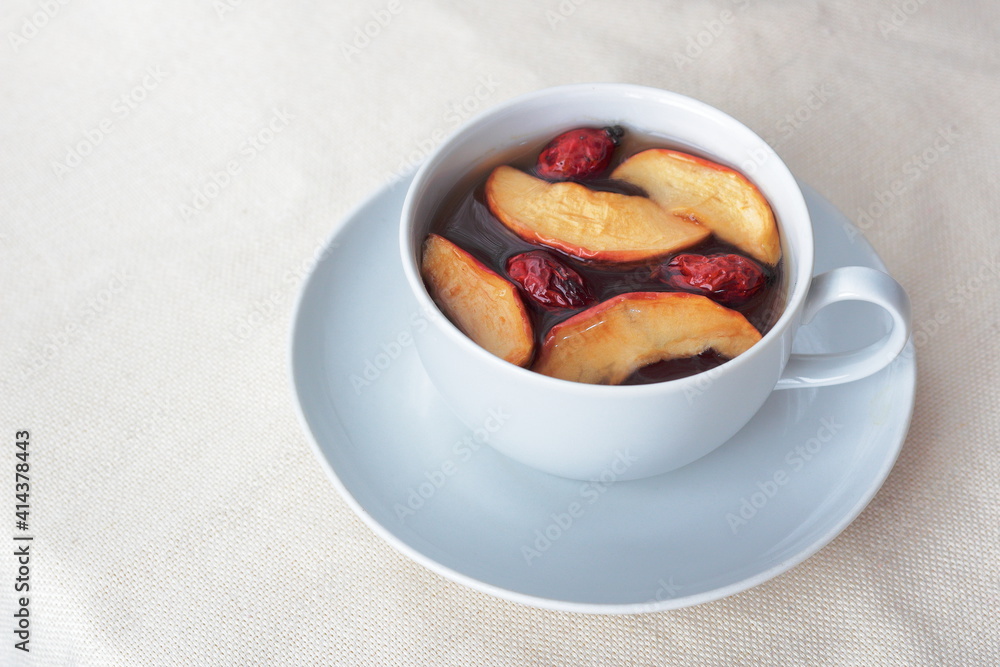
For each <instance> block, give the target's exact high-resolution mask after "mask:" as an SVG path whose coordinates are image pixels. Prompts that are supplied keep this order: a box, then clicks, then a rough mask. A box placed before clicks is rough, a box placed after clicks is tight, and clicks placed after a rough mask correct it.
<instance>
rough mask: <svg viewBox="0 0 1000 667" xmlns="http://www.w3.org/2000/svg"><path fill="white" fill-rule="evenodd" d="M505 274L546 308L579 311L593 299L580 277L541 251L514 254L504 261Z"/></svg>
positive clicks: (533, 299)
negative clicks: (576, 309)
mask: <svg viewBox="0 0 1000 667" xmlns="http://www.w3.org/2000/svg"><path fill="white" fill-rule="evenodd" d="M507 273H508V274H509V275H510V277H511V280H513V281H515V282H516V283H518V284H519V285H520V286H521V287H522V288H523V289H524V291H525V293H527V295H528V296H529V297H530V298H531V300H532V301H534V302H535V303H537V304H539V305H540V306H543V307H545V308H582V307H584V306H586V305H587V304H589V303H591V302H592V301H593V300H594V297H593V295H592V294H591V293H590V290H589V289H587V286H586V285H585V284H584V282H583V278H581V277H580V274H579V273H577V272H576V271H574V270H573V269H571V268H570V267H568V266H566V265H565V264H563V263H562V262H560V261H559V260H558V259H556V258H555V257H553V256H552V255H550V254H549V253H547V252H545V251H544V250H531V251H529V252H522V253H521V254H520V255H514V256H513V257H511V258H510V259H508V260H507Z"/></svg>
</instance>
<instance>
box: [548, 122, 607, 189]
mask: <svg viewBox="0 0 1000 667" xmlns="http://www.w3.org/2000/svg"><path fill="white" fill-rule="evenodd" d="M622 134H624V131H623V130H622V128H620V127H618V126H614V127H605V128H594V127H581V128H577V129H575V130H570V131H569V132H563V133H562V134H560V135H559V136H558V137H556V138H555V139H553V140H552V141H550V142H549V143H548V145H547V146H545V148H543V149H542V152H541V153H540V154H539V155H538V165H537V167H536V172H537V173H538V175H539V176H541V177H542V178H547V179H549V180H556V181H562V180H566V179H571V178H581V179H582V178H590V177H593V176H598V175H600V174H601V173H602V172H603V171H604V170H606V169H607V168H608V165H609V164H611V156H612V155H613V154H614V152H615V146H616V145H617V144H618V140H619V139H620V138H621V136H622Z"/></svg>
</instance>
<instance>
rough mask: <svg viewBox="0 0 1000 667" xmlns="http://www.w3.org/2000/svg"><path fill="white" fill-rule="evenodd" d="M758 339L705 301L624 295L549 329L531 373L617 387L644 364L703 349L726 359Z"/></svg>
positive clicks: (741, 321)
mask: <svg viewBox="0 0 1000 667" xmlns="http://www.w3.org/2000/svg"><path fill="white" fill-rule="evenodd" d="M760 337H761V336H760V333H759V332H758V331H757V329H755V328H754V326H753V325H752V324H750V322H748V321H747V319H746V318H745V317H743V316H742V315H740V314H739V313H737V312H736V311H735V310H730V309H728V308H725V307H723V306H720V305H719V304H717V303H715V302H714V301H712V300H711V299H709V298H707V297H704V296H700V295H697V294H684V293H681V292H630V293H627V294H619V295H618V296H616V297H612V298H611V299H608V300H607V301H604V302H601V303H599V304H597V305H596V306H593V307H591V308H588V309H587V310H585V311H583V312H582V313H577V314H576V315H574V316H573V317H571V318H569V319H568V320H566V321H564V322H561V323H559V324H557V325H556V326H554V327H552V329H551V331H549V334H548V336H546V338H545V342H544V343H543V344H542V348H541V351H540V352H539V354H538V359H537V360H536V361H535V364H534V366H533V367H532V370H535V371H537V372H539V373H542V374H543V375H549V376H552V377H556V378H561V379H563V380H573V381H576V382H587V383H590V384H621V383H622V382H624V381H625V379H626V378H628V376H629V375H631V374H632V373H633V372H634V371H636V370H638V369H640V368H642V367H643V366H646V365H648V364H652V363H656V362H658V361H667V360H670V359H683V358H686V357H693V356H696V355H698V354H701V353H702V352H705V351H707V350H709V349H713V350H715V351H716V352H718V353H719V354H720V355H722V356H724V357H729V358H730V359H731V358H733V357H735V356H737V355H739V354H742V353H743V352H745V351H746V350H747V349H749V348H750V347H751V346H752V345H753V344H754V343H756V342H757V341H759V340H760Z"/></svg>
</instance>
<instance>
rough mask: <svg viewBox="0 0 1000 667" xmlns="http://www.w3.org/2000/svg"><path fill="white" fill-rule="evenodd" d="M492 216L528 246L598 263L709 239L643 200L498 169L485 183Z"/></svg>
mask: <svg viewBox="0 0 1000 667" xmlns="http://www.w3.org/2000/svg"><path fill="white" fill-rule="evenodd" d="M486 201H487V203H488V204H489V207H490V211H492V212H493V215H495V216H496V217H497V218H498V219H499V220H500V222H502V223H503V224H504V225H506V226H507V227H509V228H510V229H511V231H513V232H514V233H515V234H517V235H518V236H520V237H521V238H522V239H524V240H525V241H528V242H530V243H539V244H541V245H544V246H548V247H550V248H555V249H557V250H561V251H563V252H565V253H567V254H569V255H572V256H574V257H579V258H581V259H591V260H595V261H598V262H641V261H644V260H647V259H654V258H657V257H662V256H664V255H669V254H670V253H673V252H677V251H678V250H683V249H684V248H688V247H690V246H692V245H694V244H696V243H698V242H699V241H701V240H702V239H704V238H706V237H707V236H708V235H709V234H711V230H710V229H708V228H707V227H703V226H701V225H699V224H697V223H694V222H691V221H690V220H685V219H683V218H680V217H677V216H675V215H670V214H669V213H667V212H666V211H664V210H663V209H662V208H661V207H659V206H657V205H656V203H654V202H652V201H650V200H649V199H647V198H646V197H630V196H628V195H621V194H617V193H614V192H599V191H597V190H591V189H590V188H588V187H586V186H584V185H580V184H579V183H569V182H564V183H549V182H548V181H543V180H542V179H540V178H535V177H534V176H531V175H530V174H526V173H524V172H523V171H520V170H518V169H514V168H513V167H508V166H500V167H497V168H496V169H494V170H493V173H492V174H490V177H489V180H487V181H486Z"/></svg>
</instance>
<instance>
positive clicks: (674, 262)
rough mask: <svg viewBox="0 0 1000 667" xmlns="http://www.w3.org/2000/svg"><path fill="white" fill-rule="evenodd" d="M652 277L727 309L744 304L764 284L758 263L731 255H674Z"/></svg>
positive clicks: (765, 278) (763, 276) (765, 276)
mask: <svg viewBox="0 0 1000 667" xmlns="http://www.w3.org/2000/svg"><path fill="white" fill-rule="evenodd" d="M655 275H656V277H657V278H659V279H660V280H661V281H663V282H665V283H667V284H668V285H671V286H673V287H676V288H678V289H683V290H694V291H695V292H697V293H699V294H702V295H704V296H707V297H709V298H710V299H713V300H715V301H718V302H719V303H721V304H723V305H726V306H740V305H743V304H745V303H746V302H747V301H749V300H750V299H751V298H753V296H754V295H756V294H757V293H758V292H760V291H761V290H762V289H763V288H764V285H765V284H766V283H767V275H766V274H765V273H764V270H763V269H761V267H760V265H759V264H758V263H757V262H755V261H753V260H752V259H748V258H746V257H743V256H742V255H733V254H729V255H726V254H715V255H707V256H706V255H695V254H690V253H689V254H683V255H677V256H676V257H674V258H673V259H671V260H670V261H669V262H668V263H667V264H666V265H664V266H661V267H659V268H658V269H657V270H656V272H655Z"/></svg>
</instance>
